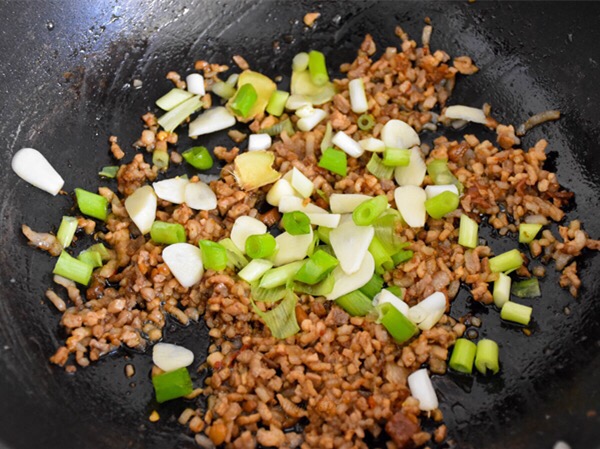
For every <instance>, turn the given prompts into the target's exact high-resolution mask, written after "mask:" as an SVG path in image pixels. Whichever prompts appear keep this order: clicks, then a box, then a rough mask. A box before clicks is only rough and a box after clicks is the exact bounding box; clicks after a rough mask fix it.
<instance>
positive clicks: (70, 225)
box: [56, 216, 79, 248]
mask: <svg viewBox="0 0 600 449" xmlns="http://www.w3.org/2000/svg"><path fill="white" fill-rule="evenodd" d="M78 223H79V222H78V220H77V218H75V217H67V216H64V217H62V220H61V221H60V226H59V227H58V232H57V233H56V238H57V239H58V241H59V242H60V244H61V245H62V247H63V248H67V247H68V246H69V245H71V242H73V237H75V232H77V225H78Z"/></svg>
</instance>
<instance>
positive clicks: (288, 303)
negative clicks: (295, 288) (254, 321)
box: [252, 290, 300, 339]
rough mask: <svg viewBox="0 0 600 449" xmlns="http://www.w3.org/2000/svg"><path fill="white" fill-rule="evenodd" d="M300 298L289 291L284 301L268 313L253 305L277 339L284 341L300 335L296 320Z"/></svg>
mask: <svg viewBox="0 0 600 449" xmlns="http://www.w3.org/2000/svg"><path fill="white" fill-rule="evenodd" d="M297 302H298V297H297V296H296V295H295V294H294V292H292V291H289V290H288V291H287V293H286V296H285V298H283V301H281V303H280V304H279V305H278V306H277V307H275V308H274V309H271V310H269V311H268V312H263V311H261V310H260V309H259V308H258V307H257V306H256V305H255V304H254V303H252V305H253V308H254V311H255V312H256V314H257V315H258V316H260V317H261V318H262V319H263V321H264V322H265V324H266V325H267V327H268V328H269V329H270V330H271V334H272V335H273V337H275V338H279V339H284V338H287V337H291V336H292V335H294V334H296V333H298V331H299V330H300V327H299V326H298V320H297V319H296V304H297Z"/></svg>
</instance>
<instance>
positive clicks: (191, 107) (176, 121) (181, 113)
mask: <svg viewBox="0 0 600 449" xmlns="http://www.w3.org/2000/svg"><path fill="white" fill-rule="evenodd" d="M201 107H202V100H201V99H200V97H199V96H198V95H196V96H193V97H192V98H190V99H189V100H186V101H184V102H183V103H181V104H180V105H179V106H177V107H175V108H174V109H171V110H170V111H169V112H167V113H166V114H165V115H163V116H161V117H160V118H159V119H158V124H159V125H160V126H162V128H163V129H164V130H165V131H167V132H171V131H173V130H174V129H175V128H177V127H178V126H179V125H181V124H182V123H183V122H184V121H185V120H186V119H187V118H188V117H189V116H190V115H192V114H193V113H194V112H196V111H197V110H198V109H200V108H201Z"/></svg>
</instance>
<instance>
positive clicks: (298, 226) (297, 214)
mask: <svg viewBox="0 0 600 449" xmlns="http://www.w3.org/2000/svg"><path fill="white" fill-rule="evenodd" d="M281 224H282V226H283V229H285V230H286V231H287V232H288V233H289V234H291V235H303V234H310V229H311V226H310V218H308V215H306V214H305V213H304V212H301V211H299V210H298V211H294V212H286V213H284V214H283V217H281Z"/></svg>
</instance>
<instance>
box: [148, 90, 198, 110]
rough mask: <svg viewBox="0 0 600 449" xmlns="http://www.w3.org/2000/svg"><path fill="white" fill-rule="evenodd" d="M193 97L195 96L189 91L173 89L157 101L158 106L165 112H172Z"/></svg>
mask: <svg viewBox="0 0 600 449" xmlns="http://www.w3.org/2000/svg"><path fill="white" fill-rule="evenodd" d="M193 96H194V94H192V93H190V92H188V91H187V90H183V89H177V88H175V89H171V90H170V91H169V92H167V93H166V94H165V95H163V96H162V97H160V98H159V99H158V100H156V106H158V107H159V108H161V109H162V110H163V111H170V110H171V109H173V108H175V107H176V106H179V105H180V104H181V103H183V102H184V101H185V100H188V99H190V98H192V97H193Z"/></svg>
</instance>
